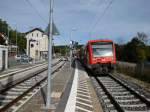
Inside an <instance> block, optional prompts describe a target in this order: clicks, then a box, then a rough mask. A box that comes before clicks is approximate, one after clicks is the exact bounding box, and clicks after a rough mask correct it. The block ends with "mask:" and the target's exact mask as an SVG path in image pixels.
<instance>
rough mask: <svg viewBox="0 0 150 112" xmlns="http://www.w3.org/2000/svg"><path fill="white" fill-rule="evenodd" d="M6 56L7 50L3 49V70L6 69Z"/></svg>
mask: <svg viewBox="0 0 150 112" xmlns="http://www.w3.org/2000/svg"><path fill="white" fill-rule="evenodd" d="M5 57H6V51H5V50H3V51H2V70H4V69H5V64H6V63H5Z"/></svg>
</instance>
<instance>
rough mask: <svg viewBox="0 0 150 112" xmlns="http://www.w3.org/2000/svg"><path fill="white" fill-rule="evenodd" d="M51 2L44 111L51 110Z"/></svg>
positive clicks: (51, 4) (51, 6)
mask: <svg viewBox="0 0 150 112" xmlns="http://www.w3.org/2000/svg"><path fill="white" fill-rule="evenodd" d="M53 2H54V1H53V0H50V12H49V13H50V15H49V16H50V17H49V25H50V26H49V38H48V76H47V100H46V109H47V110H48V109H50V108H51V72H52V38H53V34H52V31H53V29H52V28H53V26H52V24H53Z"/></svg>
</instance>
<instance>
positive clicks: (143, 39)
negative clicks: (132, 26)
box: [135, 32, 149, 44]
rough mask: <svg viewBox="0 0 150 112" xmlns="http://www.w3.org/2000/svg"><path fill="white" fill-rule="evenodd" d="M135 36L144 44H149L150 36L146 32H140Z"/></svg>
mask: <svg viewBox="0 0 150 112" xmlns="http://www.w3.org/2000/svg"><path fill="white" fill-rule="evenodd" d="M135 38H137V39H138V40H139V41H141V42H143V43H144V44H147V43H148V40H149V38H148V36H147V35H146V34H145V33H144V32H138V33H137V36H136V37H135Z"/></svg>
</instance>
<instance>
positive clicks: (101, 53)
mask: <svg viewBox="0 0 150 112" xmlns="http://www.w3.org/2000/svg"><path fill="white" fill-rule="evenodd" d="M80 57H82V60H83V63H84V65H85V66H86V67H88V68H90V69H92V71H94V72H95V73H98V74H107V73H109V72H110V71H112V70H113V69H114V66H115V64H116V53H115V44H114V43H113V41H112V40H90V41H88V43H87V45H86V46H85V48H84V50H83V51H81V55H80Z"/></svg>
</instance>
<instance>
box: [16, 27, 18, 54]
mask: <svg viewBox="0 0 150 112" xmlns="http://www.w3.org/2000/svg"><path fill="white" fill-rule="evenodd" d="M17 42H18V41H17V26H16V55H18V46H17Z"/></svg>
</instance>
